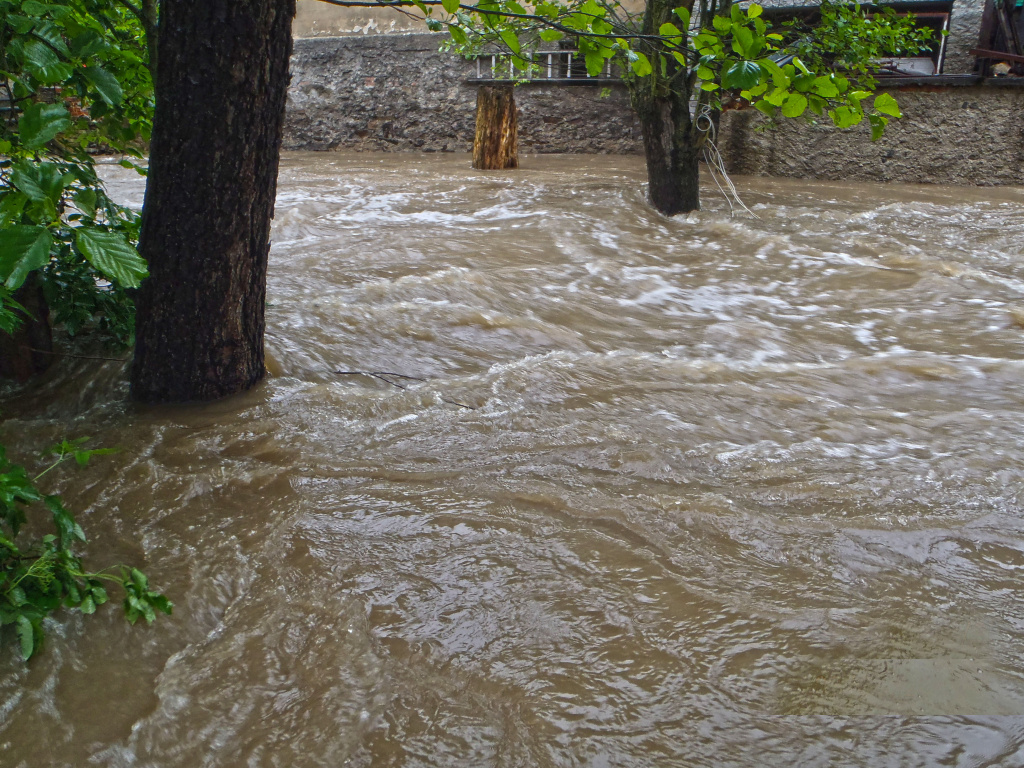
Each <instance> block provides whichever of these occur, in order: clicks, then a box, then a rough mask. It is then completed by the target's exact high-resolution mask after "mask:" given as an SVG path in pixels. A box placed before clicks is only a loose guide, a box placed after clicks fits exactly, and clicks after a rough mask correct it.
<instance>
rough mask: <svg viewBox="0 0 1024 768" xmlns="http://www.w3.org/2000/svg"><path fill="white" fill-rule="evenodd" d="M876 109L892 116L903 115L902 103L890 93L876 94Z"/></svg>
mask: <svg viewBox="0 0 1024 768" xmlns="http://www.w3.org/2000/svg"><path fill="white" fill-rule="evenodd" d="M875 111H876V112H881V113H882V114H883V115H890V116H892V117H903V113H901V112H900V105H899V104H898V103H896V99H894V98H893V97H892V96H891V95H890V94H888V93H880V94H878V95H877V96H875Z"/></svg>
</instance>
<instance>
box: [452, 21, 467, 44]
mask: <svg viewBox="0 0 1024 768" xmlns="http://www.w3.org/2000/svg"><path fill="white" fill-rule="evenodd" d="M448 34H450V35H451V36H452V40H454V41H455V42H456V44H457V45H466V44H467V43H468V42H469V38H467V37H466V33H465V32H463V31H462V29H461V28H460V27H456V26H450V27H448Z"/></svg>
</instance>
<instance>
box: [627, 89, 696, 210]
mask: <svg viewBox="0 0 1024 768" xmlns="http://www.w3.org/2000/svg"><path fill="white" fill-rule="evenodd" d="M684 98H685V97H682V96H680V95H677V94H668V95H666V96H663V97H657V98H645V97H644V96H643V95H639V96H638V95H637V94H634V97H633V106H634V109H635V110H636V114H637V117H638V118H639V120H640V129H641V132H642V134H643V142H644V158H645V159H646V161H647V180H648V182H649V186H648V191H649V195H650V198H651V205H653V206H654V207H655V208H657V209H658V211H660V212H661V213H663V214H665V215H666V216H674V215H675V214H677V213H688V212H690V211H696V210H699V209H700V153H701V148H702V146H703V136H702V134H701V133H700V132H699V131H698V130H697V128H696V125H695V124H694V121H693V119H692V118H691V116H690V104H689V99H685V100H684Z"/></svg>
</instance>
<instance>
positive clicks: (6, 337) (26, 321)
mask: <svg viewBox="0 0 1024 768" xmlns="http://www.w3.org/2000/svg"><path fill="white" fill-rule="evenodd" d="M12 298H13V299H14V300H15V301H16V302H18V303H19V304H21V306H22V307H24V308H25V311H26V312H27V313H28V316H27V317H25V316H23V315H20V313H19V316H20V319H21V325H19V326H18V327H17V328H15V329H14V333H13V334H6V333H4V332H3V331H0V377H3V378H8V379H16V380H17V381H27V380H28V379H30V378H32V377H33V376H34V375H35V374H37V373H42V372H43V371H45V370H46V369H47V368H49V367H50V365H51V364H52V363H53V360H54V357H53V355H52V354H50V353H52V352H53V334H52V331H51V328H50V308H49V306H47V304H46V297H45V296H44V295H43V281H42V279H41V277H40V275H39V272H38V270H36V271H33V272H29V275H28V277H27V278H26V280H25V282H24V283H23V284H22V286H21V287H20V288H19V289H18V290H16V291H15V292H14V296H13V297H12Z"/></svg>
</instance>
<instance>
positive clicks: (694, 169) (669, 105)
mask: <svg viewBox="0 0 1024 768" xmlns="http://www.w3.org/2000/svg"><path fill="white" fill-rule="evenodd" d="M682 5H684V6H687V7H691V6H692V5H693V3H692V2H691V3H682ZM718 5H719V6H720V7H728V0H726V2H723V3H718ZM675 7H676V3H674V2H672V1H671V0H648V2H647V4H646V6H645V9H644V20H643V33H644V34H647V35H656V34H658V30H659V28H660V27H661V25H662V24H664V23H665V22H668V21H678V19H676V18H675V15H674V13H673V9H674V8H675ZM647 53H648V55H649V56H651V54H652V53H653V51H649V52H647ZM651 60H652V61H654V57H653V56H651ZM629 90H630V98H631V100H632V102H633V109H634V111H635V112H636V115H637V119H638V120H639V121H640V131H641V134H642V136H643V144H644V159H645V160H646V161H647V179H648V182H649V195H650V199H651V205H653V206H654V207H655V208H656V209H657V210H658V211H660V212H661V213H664V214H665V215H667V216H673V215H675V214H677V213H687V212H689V211H696V210H699V209H700V156H701V150H702V149H703V147H704V141H705V135H704V133H703V132H701V131H700V130H698V128H697V123H696V121H695V120H694V119H693V116H692V115H691V113H690V109H691V106H690V98H691V91H690V86H689V82H688V79H687V72H686V70H685V68H683V67H682V66H681V65H680V64H679V63H678V62H676V61H675V60H674V59H673V58H672V57H671V56H669V57H667V69H666V71H665V72H664V73H661V72H654V73H652V75H651V76H650V77H648V78H644V79H640V80H638V79H632V80H631V81H630V82H629Z"/></svg>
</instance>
